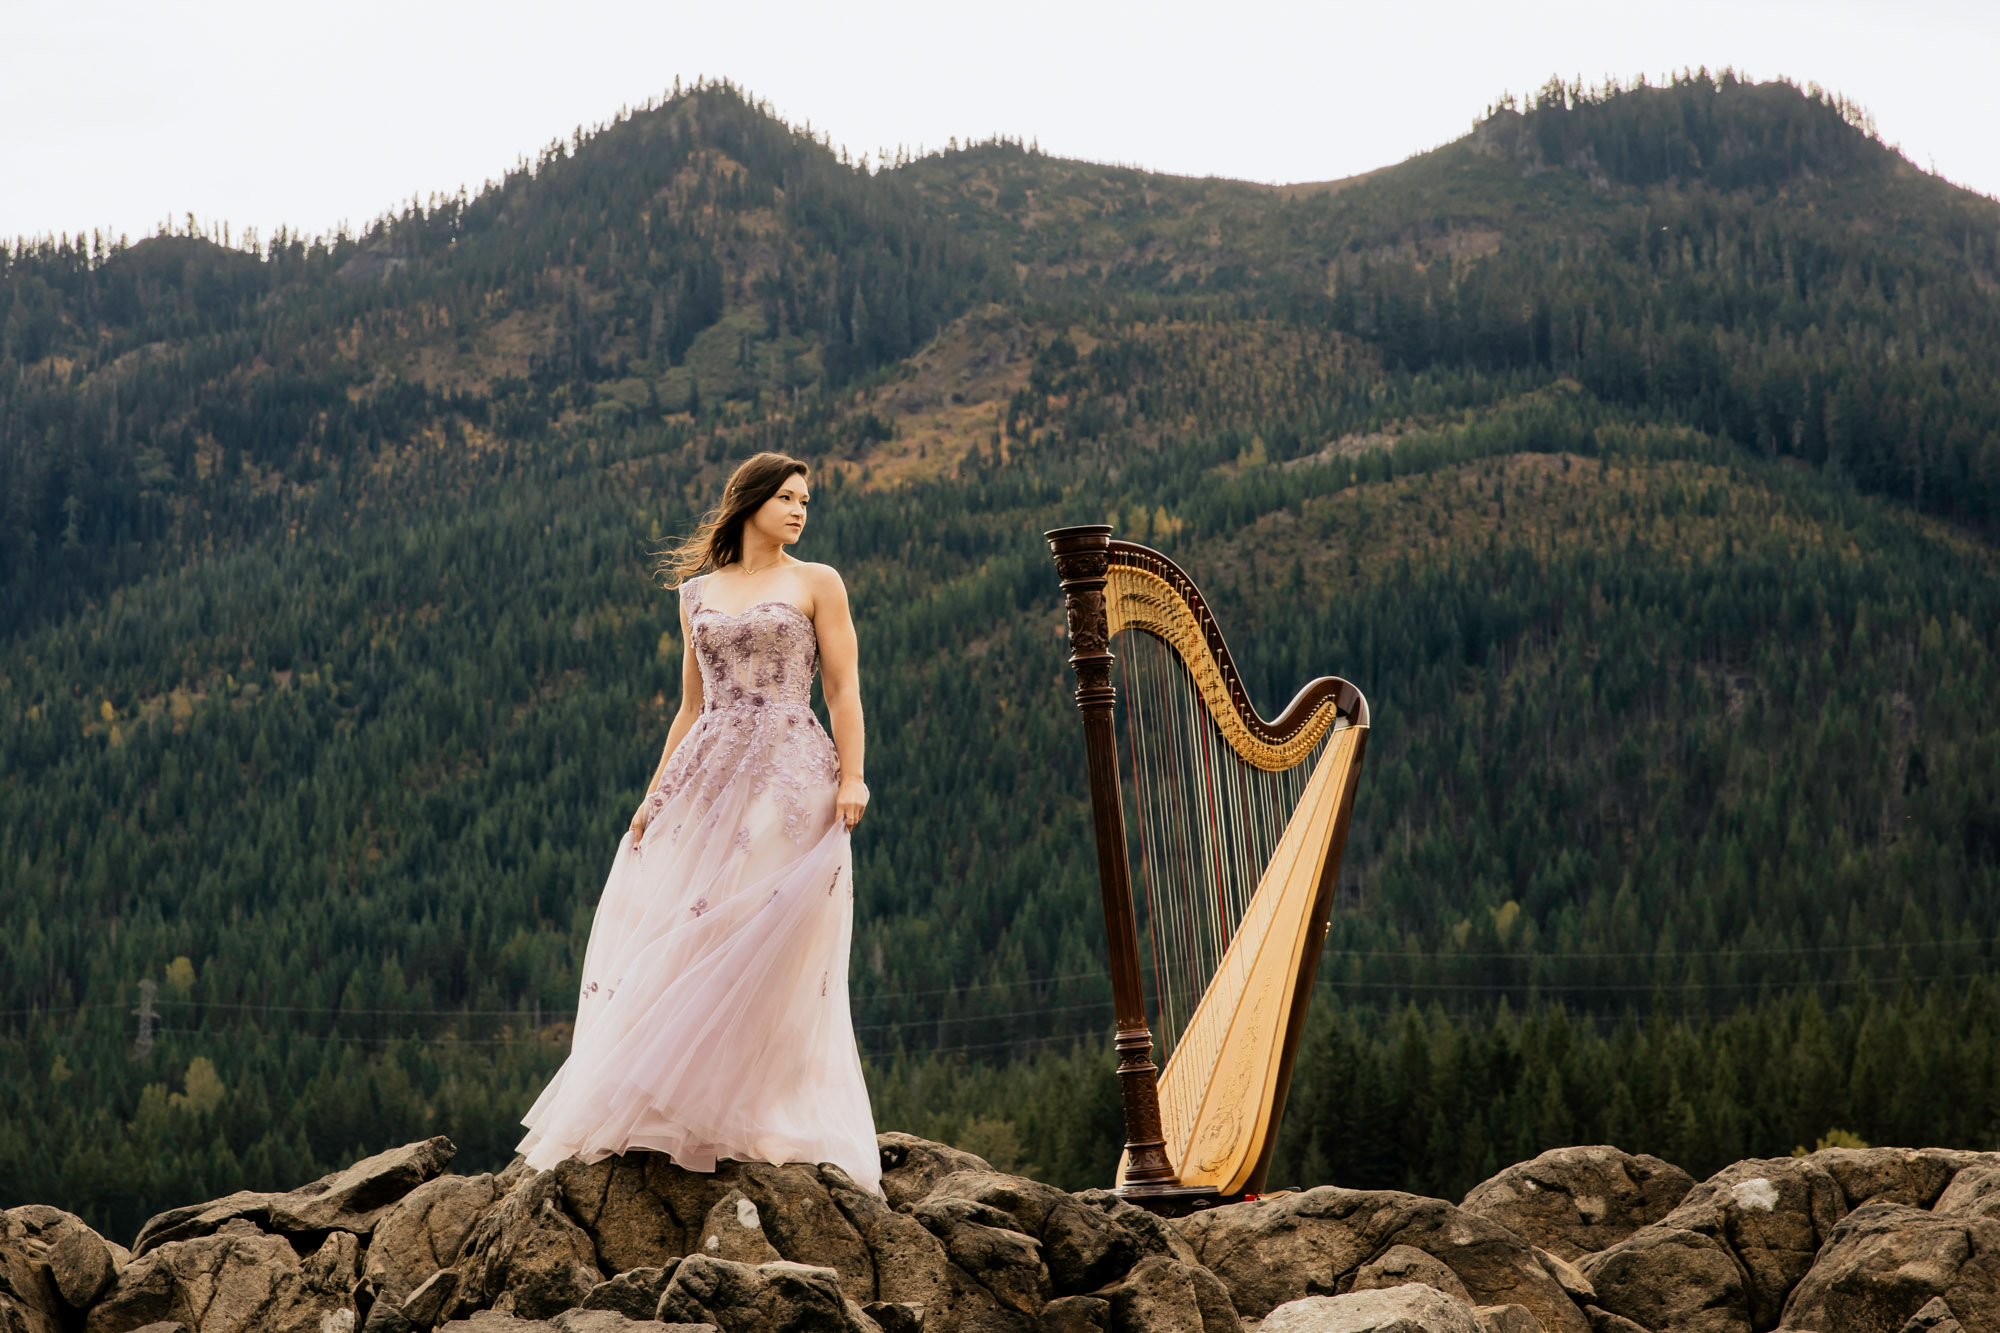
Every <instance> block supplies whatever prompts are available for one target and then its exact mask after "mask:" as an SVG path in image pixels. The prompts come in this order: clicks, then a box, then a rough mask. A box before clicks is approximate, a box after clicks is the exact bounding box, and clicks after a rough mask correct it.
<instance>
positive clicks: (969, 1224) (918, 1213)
mask: <svg viewBox="0 0 2000 1333" xmlns="http://www.w3.org/2000/svg"><path fill="white" fill-rule="evenodd" d="M910 1213H911V1216H913V1217H915V1218H916V1219H917V1221H919V1222H921V1223H922V1224H923V1225H924V1229H925V1230H927V1231H929V1232H930V1233H931V1234H932V1235H933V1236H936V1237H937V1238H938V1239H939V1240H940V1241H942V1242H943V1243H944V1250H945V1254H946V1255H947V1256H949V1257H950V1259H951V1262H952V1263H953V1264H954V1265H955V1266H956V1267H957V1268H958V1269H959V1270H960V1271H961V1272H963V1273H964V1274H965V1275H966V1276H967V1277H969V1278H970V1279H972V1281H973V1282H974V1283H975V1284H977V1286H978V1287H979V1289H980V1290H982V1291H984V1292H986V1293H987V1294H988V1295H989V1296H991V1297H992V1299H993V1301H994V1302H995V1303H996V1304H997V1305H999V1306H1000V1307H1002V1308H1003V1309H1008V1310H1012V1311H1014V1312H1016V1313H1017V1314H1023V1315H1027V1316H1028V1317H1030V1318H1033V1317H1034V1316H1035V1315H1036V1314H1038V1313H1040V1311H1041V1308H1042V1307H1043V1306H1044V1305H1047V1304H1048V1303H1049V1301H1050V1299H1051V1298H1052V1297H1053V1296H1054V1294H1055V1293H1054V1291H1053V1290H1052V1289H1051V1285H1050V1282H1049V1270H1048V1265H1047V1264H1045V1263H1043V1262H1042V1247H1041V1242H1039V1241H1037V1240H1036V1239H1035V1238H1034V1237H1032V1236H1028V1235H1024V1234H1023V1233H1021V1232H1019V1231H1016V1230H1014V1226H1013V1224H1014V1219H1013V1218H1012V1217H1011V1216H1009V1215H1008V1214H1006V1213H1004V1212H1001V1211H1000V1210H999V1209H997V1208H993V1207H991V1206H989V1205H987V1204H982V1203H977V1202H975V1201H973V1200H971V1199H964V1198H957V1197H954V1196H951V1195H945V1196H942V1197H933V1198H928V1199H925V1200H924V1201H923V1202H922V1203H920V1204H918V1205H917V1206H916V1207H915V1208H913V1209H911V1210H910ZM953 1296H954V1304H956V1303H957V1296H958V1293H957V1292H956V1291H954V1293H953Z"/></svg>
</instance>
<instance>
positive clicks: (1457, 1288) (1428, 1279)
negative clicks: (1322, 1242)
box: [1348, 1245, 1472, 1305]
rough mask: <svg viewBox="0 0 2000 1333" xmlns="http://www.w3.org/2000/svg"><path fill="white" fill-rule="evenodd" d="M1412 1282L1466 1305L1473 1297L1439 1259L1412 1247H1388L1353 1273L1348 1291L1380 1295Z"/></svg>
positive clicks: (1470, 1302) (1456, 1275)
mask: <svg viewBox="0 0 2000 1333" xmlns="http://www.w3.org/2000/svg"><path fill="white" fill-rule="evenodd" d="M1412 1282H1417V1283H1421V1284H1423V1285H1424V1286H1426V1287H1435V1288H1437V1289H1438V1290H1439V1291H1441V1292H1443V1293H1444V1294H1445V1295H1447V1296H1456V1297H1458V1299H1460V1300H1462V1301H1464V1302H1465V1303H1466V1304H1467V1305H1470V1304H1472V1293H1471V1292H1469V1291H1467V1290H1466V1289H1465V1284H1464V1283H1463V1282H1460V1281H1459V1280H1458V1274H1456V1273H1454V1272H1452V1271H1451V1269H1450V1268H1449V1267H1448V1266H1447V1265H1446V1264H1445V1262H1444V1260H1442V1259H1434V1258H1432V1257H1431V1256H1430V1255H1428V1254H1425V1253H1424V1252H1423V1251H1422V1250H1419V1249H1417V1248H1416V1247H1415V1246H1412V1245H1391V1246H1390V1247H1389V1248H1388V1249H1386V1250H1384V1251H1382V1253H1381V1255H1380V1257H1378V1258H1376V1259H1374V1260H1371V1261H1370V1262H1368V1263H1365V1264H1363V1265H1362V1266H1361V1267H1360V1268H1358V1269H1356V1270H1355V1273H1354V1285H1353V1286H1351V1287H1349V1288H1348V1290H1350V1291H1382V1290H1386V1289H1388V1288H1390V1287H1402V1286H1407V1285H1409V1284H1410V1283H1412Z"/></svg>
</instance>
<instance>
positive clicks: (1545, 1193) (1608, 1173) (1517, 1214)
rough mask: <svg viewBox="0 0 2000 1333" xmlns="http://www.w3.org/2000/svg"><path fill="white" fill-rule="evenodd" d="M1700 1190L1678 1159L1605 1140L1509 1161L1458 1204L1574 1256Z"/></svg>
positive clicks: (1636, 1226) (1653, 1219) (1616, 1239)
mask: <svg viewBox="0 0 2000 1333" xmlns="http://www.w3.org/2000/svg"><path fill="white" fill-rule="evenodd" d="M1693 1188H1694V1179H1693V1177H1691V1176H1689V1175H1688V1173H1687V1172H1685V1171H1683V1170H1681V1169H1680V1168H1679V1167H1677V1166H1675V1165H1673V1164H1672V1163H1671V1162H1663V1161H1661V1160H1660V1159H1659V1158H1657V1157H1650V1156H1647V1155H1645V1154H1643V1153H1641V1154H1638V1155H1636V1156H1635V1155H1633V1154H1632V1153H1628V1152H1621V1151H1620V1150H1619V1149H1617V1148H1613V1147H1609V1146H1607V1145H1603V1144H1599V1145H1597V1146H1595V1147H1585V1148H1551V1149H1550V1150H1549V1151H1548V1152H1545V1153H1543V1154H1542V1155H1541V1156H1540V1157H1537V1158H1535V1159H1534V1160H1533V1161H1530V1162H1522V1163H1521V1164H1520V1165H1518V1166H1510V1167H1508V1168H1507V1169H1506V1170H1505V1171H1502V1172H1501V1173H1500V1174H1499V1175H1497V1176H1495V1177H1493V1178H1492V1179H1491V1180H1489V1181H1487V1182H1485V1183H1484V1184H1482V1185H1479V1186H1477V1187H1475V1188H1474V1189H1473V1191H1472V1192H1471V1193H1470V1194H1468V1195H1466V1196H1465V1201H1464V1202H1463V1203H1461V1204H1460V1205H1459V1207H1461V1208H1463V1209H1465V1211H1466V1212H1468V1213H1477V1214H1478V1215H1479V1216H1481V1217H1486V1218H1491V1219H1492V1220H1493V1221H1495V1222H1498V1223H1499V1224H1500V1225H1501V1226H1504V1227H1506V1228H1507V1229H1508V1230H1509V1231H1512V1232H1513V1233H1514V1234H1515V1235H1517V1236H1519V1237H1521V1239H1523V1240H1525V1241H1527V1242H1528V1243H1529V1244H1531V1245H1539V1246H1541V1247H1542V1248H1543V1249H1545V1250H1547V1251H1549V1252H1550V1253H1551V1254H1555V1255H1557V1256H1559V1257H1561V1258H1564V1259H1568V1260H1572V1261H1574V1260H1577V1259H1581V1258H1582V1257H1583V1256H1584V1255H1586V1254H1595V1253H1596V1252H1597V1251H1599V1250H1602V1249H1607V1248H1609V1247H1610V1246H1613V1245H1616V1244H1617V1243H1618V1242H1619V1241H1621V1240H1624V1239H1625V1238H1626V1237H1627V1236H1629V1235H1631V1234H1632V1233H1633V1232H1635V1231H1637V1230H1638V1229H1639V1228H1640V1227H1643V1226H1650V1225H1651V1224H1653V1223H1654V1222H1657V1221H1659V1220H1660V1219H1661V1218H1663V1217H1665V1216H1666V1215H1667V1214H1668V1213H1670V1212H1672V1211H1673V1209H1674V1206H1675V1205H1676V1204H1678V1203H1679V1202H1680V1201H1681V1200H1682V1199H1684V1198H1686V1197H1687V1193H1688V1191H1689V1190H1691V1189H1693Z"/></svg>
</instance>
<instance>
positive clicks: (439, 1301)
mask: <svg viewBox="0 0 2000 1333" xmlns="http://www.w3.org/2000/svg"><path fill="white" fill-rule="evenodd" d="M457 1294H458V1270H457V1269H456V1268H441V1269H439V1270H438V1271H437V1272H435V1273H432V1274H431V1275H430V1276H429V1277H427V1278H425V1279H424V1280H423V1282H421V1283H420V1284H418V1286H417V1289H416V1290H415V1291H413V1292H411V1293H410V1294H409V1295H408V1296H405V1297H404V1298H403V1303H402V1313H403V1315H404V1316H405V1317H406V1318H408V1319H409V1321H410V1322H411V1323H413V1324H415V1325H416V1326H417V1327H418V1328H430V1327H431V1326H432V1325H434V1324H436V1323H437V1322H438V1321H439V1320H440V1319H441V1318H443V1316H444V1312H445V1310H446V1309H448V1308H449V1307H450V1306H451V1303H452V1297H454V1296H456V1295H457ZM378 1308H387V1302H381V1303H379V1304H378ZM368 1318H369V1322H370V1323H373V1322H374V1319H375V1311H374V1310H370V1311H369V1312H368Z"/></svg>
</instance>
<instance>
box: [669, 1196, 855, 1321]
mask: <svg viewBox="0 0 2000 1333" xmlns="http://www.w3.org/2000/svg"><path fill="white" fill-rule="evenodd" d="M698 1244H699V1248H698V1249H697V1251H696V1253H698V1254H705V1255H707V1256H708V1257H709V1258H711V1259H728V1260H730V1261H732V1262H734V1263H739V1264H749V1265H751V1266H752V1267H755V1266H756V1265H758V1264H765V1263H772V1262H774V1261H776V1260H778V1259H781V1258H783V1257H784V1256H783V1255H781V1254H779V1253H778V1251H777V1250H776V1249H775V1248H774V1247H773V1246H772V1244H771V1242H770V1240H769V1239H767V1238H766V1237H765V1235H764V1222H763V1218H762V1217H761V1216H759V1214H758V1212H757V1205H756V1204H754V1203H752V1202H750V1198H749V1196H748V1195H746V1194H745V1193H743V1191H742V1190H731V1191H729V1193H727V1194H725V1195H723V1196H722V1197H721V1198H720V1199H718V1200H716V1202H715V1207H713V1208H711V1209H709V1210H708V1220H707V1221H705V1222H703V1223H702V1224H701V1240H700V1241H699V1243H698ZM870 1294H871V1295H872V1294H873V1293H872V1292H871V1293H870Z"/></svg>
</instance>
